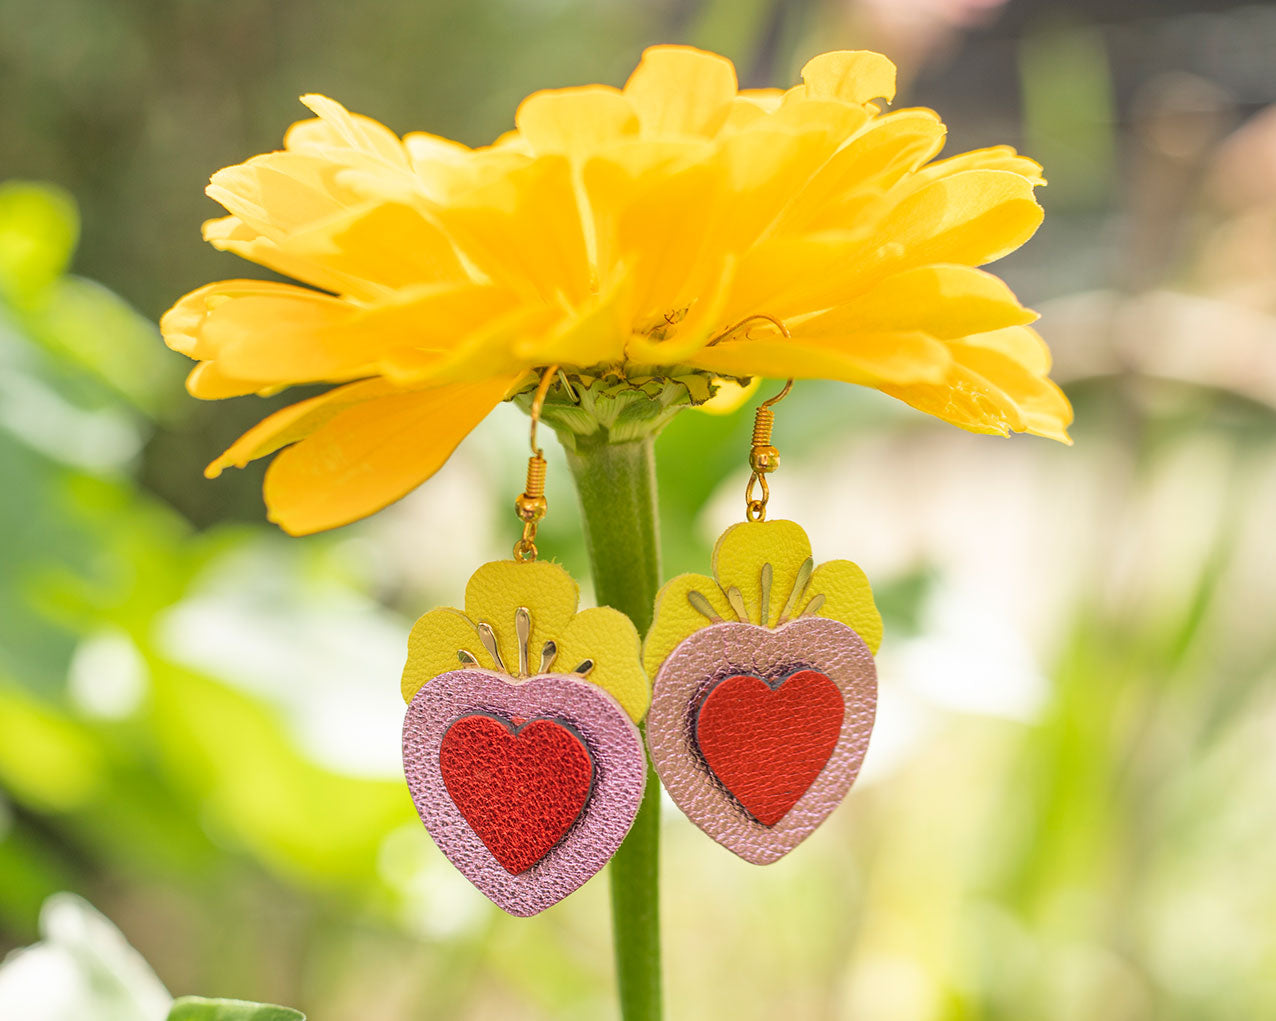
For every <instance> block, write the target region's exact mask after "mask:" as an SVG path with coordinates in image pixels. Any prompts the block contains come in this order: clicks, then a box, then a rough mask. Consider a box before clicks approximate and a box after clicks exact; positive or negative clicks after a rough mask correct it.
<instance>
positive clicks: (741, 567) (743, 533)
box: [713, 521, 811, 627]
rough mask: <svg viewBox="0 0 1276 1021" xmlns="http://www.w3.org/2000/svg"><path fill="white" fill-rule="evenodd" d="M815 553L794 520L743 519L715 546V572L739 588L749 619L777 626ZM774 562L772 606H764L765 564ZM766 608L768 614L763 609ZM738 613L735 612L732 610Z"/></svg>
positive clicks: (724, 583) (726, 586) (725, 586)
mask: <svg viewBox="0 0 1276 1021" xmlns="http://www.w3.org/2000/svg"><path fill="white" fill-rule="evenodd" d="M810 556H811V540H810V539H808V538H807V535H806V532H805V531H803V529H802V526H801V525H799V524H797V523H796V522H794V521H743V522H741V523H740V524H737V525H732V526H731V527H730V528H728V529H727V530H726V531H725V532H723V533H722V535H721V536H720V537H719V538H718V542H717V545H716V546H714V548H713V573H714V576H715V577H716V578H717V579H718V583H719V584H720V585H721V586H722V588H723V589H724V590H726V589H730V588H733V587H734V588H737V589H739V590H740V594H741V595H742V596H743V597H744V606H745V609H746V610H747V611H748V617H747V619H748V620H751V621H752V622H753V623H755V624H761V623H763V621H764V618H765V625H766V626H767V627H775V624H776V621H777V620H779V617H780V613H781V611H782V610H783V609H784V604H785V602H786V601H787V600H788V598H789V593H791V592H792V591H793V587H794V584H795V582H796V581H797V576H798V571H799V569H800V568H801V567H802V564H803V562H804V561H806V560H807V559H809V558H810ZM764 564H770V565H771V596H770V600H769V606H767V607H765V608H764V607H763V606H762V566H763V565H764ZM764 609H765V611H766V612H765V614H764V613H763V610H764ZM732 616H733V617H734V616H735V615H734V614H732Z"/></svg>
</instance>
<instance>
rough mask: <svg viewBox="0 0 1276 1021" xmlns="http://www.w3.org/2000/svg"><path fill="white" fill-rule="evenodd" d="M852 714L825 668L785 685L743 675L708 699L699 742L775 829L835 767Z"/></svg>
mask: <svg viewBox="0 0 1276 1021" xmlns="http://www.w3.org/2000/svg"><path fill="white" fill-rule="evenodd" d="M845 713H846V707H845V705H844V703H843V700H842V693H841V691H839V690H838V687H837V685H836V684H834V683H833V682H832V681H831V680H829V678H828V676H827V675H826V674H822V673H820V672H819V671H816V670H799V671H797V672H796V673H794V674H791V675H790V676H789V677H786V678H783V679H782V680H781V681H780V682H779V683H778V684H769V683H767V682H766V681H764V680H762V679H761V678H759V677H754V676H751V675H747V674H737V675H736V676H734V677H727V678H725V679H724V680H723V681H721V682H720V683H718V684H716V685H714V686H713V688H711V689H710V691H709V693H708V694H707V695H706V696H705V698H704V701H703V702H702V703H701V706H700V712H699V715H698V717H697V719H696V744H697V745H698V747H699V749H700V753H701V754H702V755H703V756H704V759H705V762H706V764H707V765H708V766H709V769H710V770H712V771H713V774H714V776H716V777H717V778H718V780H720V781H721V782H722V785H723V786H724V787H726V789H727V790H728V791H730V792H731V796H732V797H734V798H735V799H736V800H737V801H738V802H740V804H741V805H742V806H743V807H744V808H745V810H746V811H748V813H749V814H750V815H752V816H753V817H754V818H755V819H757V820H758V822H760V823H762V825H764V826H774V825H775V824H776V823H777V822H779V821H780V820H781V819H782V818H784V816H785V815H786V814H787V813H788V811H789V809H790V808H792V807H793V806H794V805H795V804H797V802H798V800H799V799H800V798H801V797H802V795H803V794H805V793H806V792H807V790H808V789H809V788H810V786H811V784H812V783H813V782H814V781H815V778H816V777H817V776H819V774H820V770H821V769H823V768H824V764H825V763H826V762H828V760H829V756H830V755H832V754H833V749H834V748H835V747H836V745H837V739H838V735H839V734H840V733H841V731H842V718H843V716H844V715H845Z"/></svg>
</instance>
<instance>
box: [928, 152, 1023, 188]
mask: <svg viewBox="0 0 1276 1021" xmlns="http://www.w3.org/2000/svg"><path fill="white" fill-rule="evenodd" d="M963 170H1006V171H1009V172H1010V173H1012V174H1019V175H1020V176H1021V177H1025V178H1027V180H1028V183H1029V184H1032V185H1036V186H1040V185H1043V184H1045V183H1046V179H1045V178H1044V177H1042V176H1041V164H1040V163H1038V162H1037V161H1036V160H1034V159H1029V158H1028V157H1027V156H1020V155H1019V154H1018V153H1017V152H1015V150H1014V149H1013V148H1012V147H1011V146H1009V145H993V146H989V147H988V148H987V149H974V150H972V151H971V152H963V153H958V154H957V155H956V156H950V157H948V159H946V160H937V161H936V162H934V163H931V164H930V165H929V166H925V167H922V169H921V170H919V171H918V172H917V180H918V181H933V180H935V179H936V178H938V177H948V176H951V175H952V174H956V173H960V172H961V171H963Z"/></svg>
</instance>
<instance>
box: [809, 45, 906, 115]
mask: <svg viewBox="0 0 1276 1021" xmlns="http://www.w3.org/2000/svg"><path fill="white" fill-rule="evenodd" d="M802 80H803V81H804V82H806V89H807V94H808V95H810V96H814V97H825V98H836V99H842V100H845V101H846V102H848V103H867V102H868V101H869V100H870V99H879V98H880V99H885V100H887V101H888V102H889V101H890V100H892V99H894V98H895V65H894V64H893V63H891V62H890V61H889V60H888V59H887V58H886V57H884V56H882V55H881V54H880V53H874V52H872V51H871V50H835V51H834V52H832V53H821V54H820V55H819V56H818V57H813V58H811V59H810V60H809V61H807V63H806V66H805V67H803V68H802Z"/></svg>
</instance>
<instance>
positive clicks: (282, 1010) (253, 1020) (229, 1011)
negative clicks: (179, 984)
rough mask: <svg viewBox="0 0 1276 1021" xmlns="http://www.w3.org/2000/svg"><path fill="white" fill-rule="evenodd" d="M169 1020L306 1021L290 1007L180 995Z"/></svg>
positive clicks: (175, 1001)
mask: <svg viewBox="0 0 1276 1021" xmlns="http://www.w3.org/2000/svg"><path fill="white" fill-rule="evenodd" d="M168 1021H306V1015H305V1014H303V1013H301V1011H299V1010H293V1009H292V1008H291V1007H277V1006H275V1005H274V1004H273V1003H249V1002H248V1001H247V1000H208V999H205V998H204V997H202V996H183V997H181V998H180V999H177V1000H174V1001H173V1007H172V1009H171V1010H170V1011H169V1012H168Z"/></svg>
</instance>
